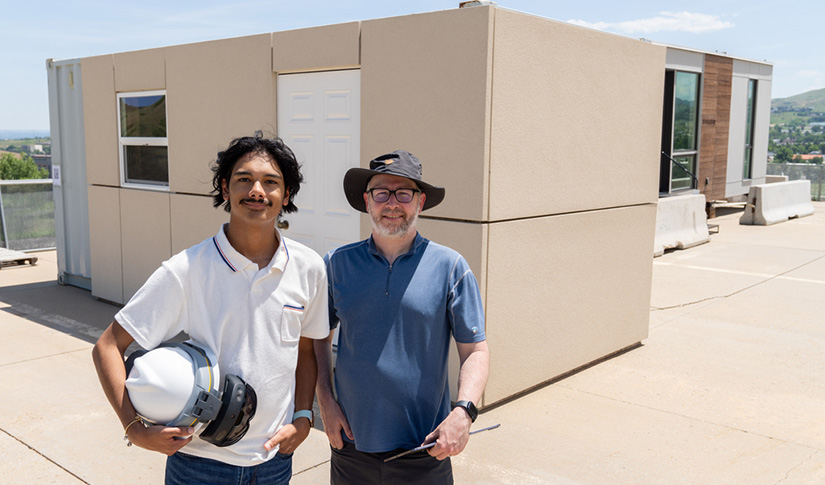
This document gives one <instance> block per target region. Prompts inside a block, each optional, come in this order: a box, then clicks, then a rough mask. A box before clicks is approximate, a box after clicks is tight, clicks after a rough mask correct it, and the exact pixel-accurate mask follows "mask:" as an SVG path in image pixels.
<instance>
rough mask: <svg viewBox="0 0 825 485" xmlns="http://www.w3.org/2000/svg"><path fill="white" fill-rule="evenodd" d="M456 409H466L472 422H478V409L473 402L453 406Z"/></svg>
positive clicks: (461, 402)
mask: <svg viewBox="0 0 825 485" xmlns="http://www.w3.org/2000/svg"><path fill="white" fill-rule="evenodd" d="M455 408H464V410H465V411H467V414H469V415H470V421H472V422H473V423H475V422H476V418H477V417H478V409H476V405H475V404H473V403H472V402H471V401H458V402H457V403H455V404H453V409H455Z"/></svg>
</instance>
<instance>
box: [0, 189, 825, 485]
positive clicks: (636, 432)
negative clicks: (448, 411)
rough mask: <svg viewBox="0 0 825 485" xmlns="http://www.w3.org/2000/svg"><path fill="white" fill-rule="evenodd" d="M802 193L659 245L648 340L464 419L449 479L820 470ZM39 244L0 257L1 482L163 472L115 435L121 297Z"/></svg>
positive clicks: (790, 476)
mask: <svg viewBox="0 0 825 485" xmlns="http://www.w3.org/2000/svg"><path fill="white" fill-rule="evenodd" d="M814 206H815V208H816V213H815V214H814V215H813V216H810V217H805V218H801V219H795V220H791V221H788V222H785V223H781V224H777V225H774V226H767V227H762V226H741V225H739V224H738V219H739V216H740V214H741V210H739V211H737V210H733V211H728V213H727V214H724V215H721V216H720V217H718V218H716V219H715V220H714V221H713V222H715V223H718V224H719V226H720V227H719V229H720V230H719V233H718V234H713V235H712V236H711V241H710V243H708V244H704V245H702V246H698V247H694V248H691V249H687V250H682V251H674V252H668V253H666V254H665V255H664V256H662V257H660V258H656V259H655V260H654V265H653V291H652V295H651V304H650V336H649V338H648V339H647V340H646V341H645V342H644V345H643V346H641V347H639V348H636V349H634V350H631V351H629V352H627V353H624V354H622V355H619V356H617V357H615V358H612V359H610V360H607V361H605V362H602V363H600V364H598V365H595V366H592V367H590V368H587V369H585V370H582V371H581V372H578V373H576V374H574V375H572V376H571V377H568V378H566V379H563V380H560V381H558V382H555V383H553V384H552V385H549V386H546V387H544V388H542V389H540V390H537V391H535V392H533V393H530V394H528V395H526V396H523V397H521V398H519V399H517V400H514V401H512V402H510V403H508V404H505V405H503V406H500V407H497V408H495V409H492V410H490V411H488V412H485V413H483V414H482V415H481V416H480V417H479V419H478V421H477V422H476V424H475V425H474V427H475V428H481V427H484V426H489V425H492V424H496V423H500V424H501V427H500V428H499V429H497V430H495V431H490V432H487V433H481V434H479V435H477V436H474V437H473V438H471V440H470V443H469V445H468V446H467V449H466V450H465V452H464V453H463V454H461V455H459V456H458V457H454V459H453V463H454V468H455V475H456V482H457V483H471V484H487V483H489V484H493V483H504V484H530V483H561V484H572V483H582V484H607V483H611V484H612V483H650V484H661V483H690V484H694V483H702V484H714V483H718V484H732V483H746V484H776V483H789V484H790V483H793V484H802V483H810V484H814V483H817V484H821V483H825V379H823V375H825V203H817V202H815V203H814ZM724 212H725V210H724V209H721V210H720V214H722V213H724ZM38 256H39V258H40V259H39V260H38V262H37V265H36V266H20V267H12V268H8V267H7V268H3V269H2V270H0V483H56V484H64V483H69V484H73V483H91V484H108V483H160V482H161V481H162V478H163V467H164V457H163V456H161V455H158V454H154V453H151V452H148V451H145V450H142V449H139V448H137V447H131V448H127V447H126V446H125V443H124V442H123V440H122V433H121V430H120V425H119V423H118V421H117V419H116V418H115V415H114V412H113V411H112V410H111V408H110V407H109V405H108V403H107V402H106V399H105V397H104V396H103V392H102V391H101V389H100V386H99V384H98V381H97V376H96V374H95V370H94V367H93V365H92V360H91V348H92V344H93V342H94V340H95V339H96V338H97V336H98V335H99V333H100V332H101V331H102V329H103V328H105V326H106V325H108V323H109V322H110V321H111V320H112V317H113V316H114V314H115V313H116V312H117V310H118V308H117V307H115V306H112V305H109V304H107V303H103V302H100V301H97V300H96V299H95V298H93V297H92V296H91V295H90V294H89V292H87V291H84V290H81V289H77V288H74V287H63V286H58V285H57V283H56V281H55V279H56V272H57V257H56V255H55V253H54V252H43V253H38ZM492 357H493V359H495V355H493V356H492ZM328 459H329V449H328V446H327V444H326V438H325V436H324V434H323V433H322V432H320V431H317V430H313V431H312V433H311V434H310V437H309V438H308V440H307V441H306V442H305V443H304V444H303V445H302V447H301V448H300V449H299V450H298V451H297V453H296V454H295V461H294V473H295V474H294V477H293V481H292V483H294V484H316V483H326V482H327V478H328V473H329V463H328Z"/></svg>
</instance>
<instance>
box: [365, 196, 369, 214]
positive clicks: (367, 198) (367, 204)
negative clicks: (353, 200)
mask: <svg viewBox="0 0 825 485" xmlns="http://www.w3.org/2000/svg"><path fill="white" fill-rule="evenodd" d="M364 206H366V208H367V212H369V211H370V194H369V192H364Z"/></svg>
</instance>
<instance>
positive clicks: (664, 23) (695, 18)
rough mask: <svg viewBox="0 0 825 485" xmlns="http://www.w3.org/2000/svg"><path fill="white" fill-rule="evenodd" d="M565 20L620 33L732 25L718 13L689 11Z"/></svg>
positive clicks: (701, 30) (693, 30)
mask: <svg viewBox="0 0 825 485" xmlns="http://www.w3.org/2000/svg"><path fill="white" fill-rule="evenodd" d="M567 22H569V23H571V24H575V25H581V26H582V27H589V28H591V29H598V30H610V31H614V32H619V33H622V34H652V33H655V32H690V33H692V34H704V33H707V32H715V31H717V30H722V29H728V28H731V27H733V24H732V23H730V22H726V21H723V20H722V19H720V18H719V16H718V15H708V14H703V13H691V12H660V13H659V15H658V16H656V17H650V18H646V19H638V20H628V21H625V22H586V21H584V20H578V19H573V20H568V21H567Z"/></svg>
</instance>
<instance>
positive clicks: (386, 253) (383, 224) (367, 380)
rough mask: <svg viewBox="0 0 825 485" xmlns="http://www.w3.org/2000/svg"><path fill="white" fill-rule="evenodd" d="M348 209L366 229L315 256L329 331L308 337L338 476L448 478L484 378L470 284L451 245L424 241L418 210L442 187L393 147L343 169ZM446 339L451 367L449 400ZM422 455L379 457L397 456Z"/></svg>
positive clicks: (478, 309) (475, 294) (483, 346)
mask: <svg viewBox="0 0 825 485" xmlns="http://www.w3.org/2000/svg"><path fill="white" fill-rule="evenodd" d="M344 192H345V194H346V197H347V200H348V201H349V203H350V205H351V206H352V207H353V208H355V209H356V210H359V211H361V212H365V213H367V214H369V216H370V220H371V221H372V235H371V236H370V237H369V238H368V239H366V240H364V241H360V242H357V243H354V244H349V245H346V246H342V247H340V248H338V249H335V250H333V251H331V252H330V253H329V254H327V256H326V258H325V262H326V266H327V279H328V285H329V320H330V327H331V328H334V327H335V326H336V325H338V324H339V323H340V327H339V337H338V355H337V360H336V368H335V373H334V381H335V382H334V387H335V390H336V393H337V400H336V397H335V394H333V391H332V389H333V382H332V374H333V373H332V365H331V361H332V350H331V344H332V336H330V337H329V338H328V339H327V340H326V341H315V352H316V357H317V359H318V385H317V389H316V390H317V393H318V402H319V404H320V407H321V416H322V418H323V420H324V428H325V431H326V433H327V437H328V439H329V441H330V445H331V448H332V459H331V466H330V479H331V482H332V483H334V484H338V483H359V484H361V483H452V481H453V478H452V468H451V465H450V460H449V456H451V455H457V454H458V453H461V451H462V450H463V449H464V447H465V445H466V444H467V441H468V439H469V430H470V425H471V424H472V422H473V421H475V418H476V416H477V413H478V411H477V409H476V407H475V403H477V402H478V400H479V399H480V398H481V394H482V392H483V391H484V387H485V385H486V382H487V373H488V363H489V351H488V348H487V342H486V339H485V334H484V313H483V308H482V305H481V295H480V293H479V289H478V284H477V282H476V279H475V277H474V276H473V274H472V272H471V271H470V268H469V266H468V264H467V262H466V261H465V260H464V258H463V257H462V256H461V255H460V254H458V253H457V252H456V251H454V250H452V249H450V248H447V247H445V246H442V245H439V244H437V243H434V242H432V241H429V240H427V239H425V238H424V237H422V236H421V235H420V234H419V233H418V231H417V229H416V223H417V219H418V215H419V213H420V212H421V211H423V210H427V209H429V208H432V207H435V206H436V205H438V204H439V203H440V202H441V201H442V200H443V199H444V194H445V190H444V189H443V188H441V187H437V186H434V185H431V184H428V183H426V182H424V181H423V180H422V168H421V162H420V161H419V160H418V158H416V157H415V156H413V155H412V154H411V153H409V152H407V151H403V150H398V151H395V152H392V153H389V154H387V155H383V156H380V157H378V158H376V159H374V160H372V161H371V162H370V168H369V169H362V168H353V169H350V170H349V171H348V172H347V173H346V175H345V176H344ZM451 336H452V337H453V338H454V339H455V341H456V345H457V347H458V353H459V358H460V362H461V368H460V371H459V385H458V395H457V396H455V401H456V402H455V405H453V406H452V407H451V399H450V391H449V384H448V376H447V374H448V369H447V367H448V353H449V348H450V338H451ZM433 442H434V443H435V445H434V446H432V447H431V448H429V449H428V450H427V451H420V452H416V453H410V454H407V455H405V456H404V457H401V458H399V459H395V460H392V461H388V462H385V460H387V459H388V458H390V457H392V456H394V455H395V454H397V453H399V452H400V451H404V450H409V449H412V448H415V447H418V446H419V445H422V444H428V443H433Z"/></svg>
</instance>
